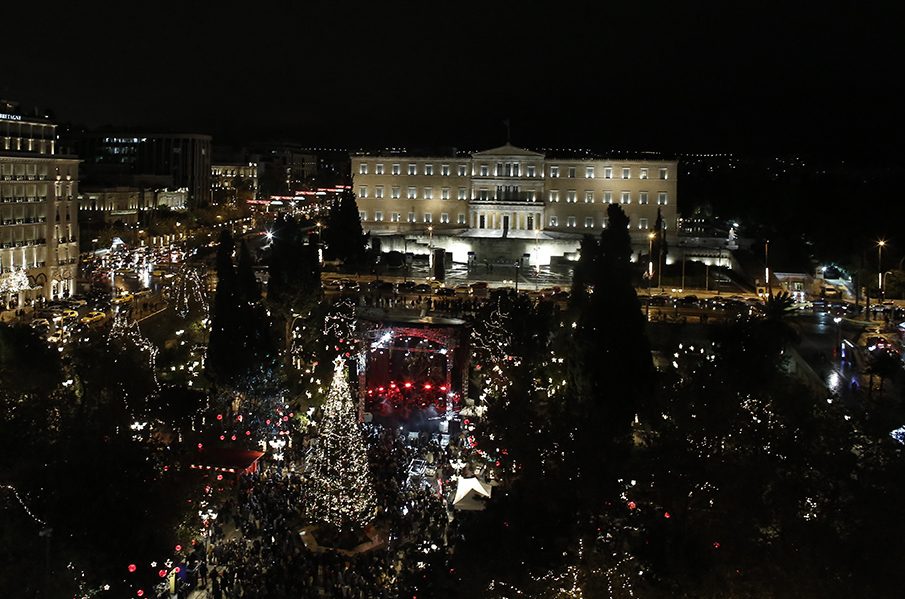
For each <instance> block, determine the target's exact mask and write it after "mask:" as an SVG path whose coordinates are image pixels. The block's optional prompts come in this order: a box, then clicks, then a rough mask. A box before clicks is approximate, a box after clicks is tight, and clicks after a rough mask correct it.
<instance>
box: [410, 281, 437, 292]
mask: <svg viewBox="0 0 905 599" xmlns="http://www.w3.org/2000/svg"><path fill="white" fill-rule="evenodd" d="M412 291H413V292H415V293H431V292H432V291H433V289H432V288H431V286H430V285H428V284H427V283H420V284H418V285H415V288H414V289H412Z"/></svg>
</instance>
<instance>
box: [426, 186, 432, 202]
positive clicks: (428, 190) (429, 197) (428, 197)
mask: <svg viewBox="0 0 905 599" xmlns="http://www.w3.org/2000/svg"><path fill="white" fill-rule="evenodd" d="M424 199H425V200H433V199H434V190H433V189H432V188H430V187H425V188H424Z"/></svg>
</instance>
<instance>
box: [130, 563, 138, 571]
mask: <svg viewBox="0 0 905 599" xmlns="http://www.w3.org/2000/svg"><path fill="white" fill-rule="evenodd" d="M136 570H138V566H136V565H135V564H129V572H135V571H136Z"/></svg>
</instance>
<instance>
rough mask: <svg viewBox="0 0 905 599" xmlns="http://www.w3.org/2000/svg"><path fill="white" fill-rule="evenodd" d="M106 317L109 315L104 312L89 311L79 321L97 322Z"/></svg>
mask: <svg viewBox="0 0 905 599" xmlns="http://www.w3.org/2000/svg"><path fill="white" fill-rule="evenodd" d="M106 318H107V315H106V314H104V313H103V312H88V313H87V314H85V315H84V316H82V317H81V318H80V319H79V322H80V323H82V324H95V323H98V322H103V321H104V320H105V319H106Z"/></svg>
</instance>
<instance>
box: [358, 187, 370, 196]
mask: <svg viewBox="0 0 905 599" xmlns="http://www.w3.org/2000/svg"><path fill="white" fill-rule="evenodd" d="M358 197H360V198H366V197H368V188H367V187H365V186H361V187H359V188H358Z"/></svg>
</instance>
